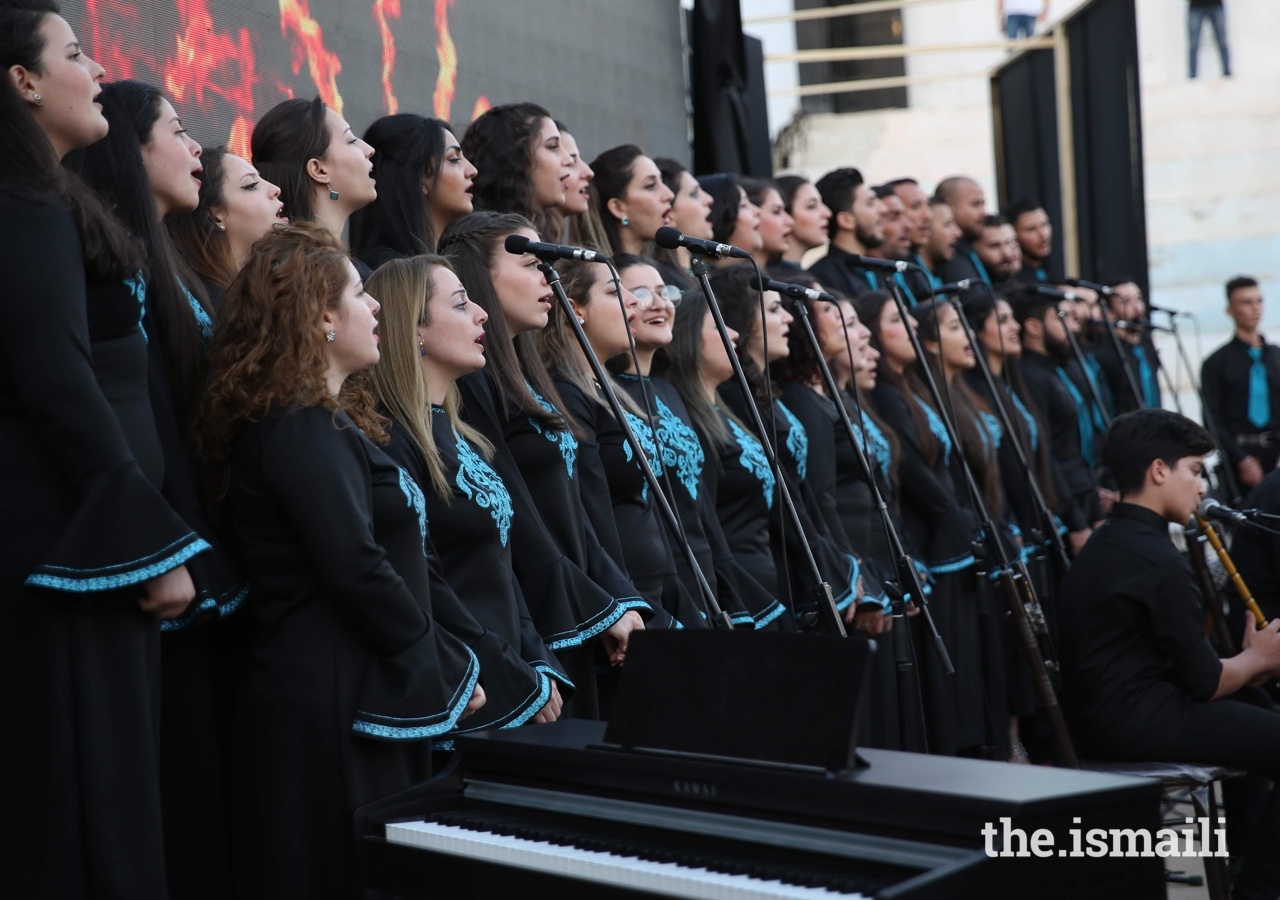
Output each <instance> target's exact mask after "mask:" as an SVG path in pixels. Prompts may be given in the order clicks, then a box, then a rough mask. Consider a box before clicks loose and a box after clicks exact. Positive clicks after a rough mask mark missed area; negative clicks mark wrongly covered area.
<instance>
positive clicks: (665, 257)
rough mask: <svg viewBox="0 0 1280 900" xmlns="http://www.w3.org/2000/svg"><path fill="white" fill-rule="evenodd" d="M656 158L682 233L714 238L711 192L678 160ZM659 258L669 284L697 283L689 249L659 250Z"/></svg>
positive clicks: (674, 220)
mask: <svg viewBox="0 0 1280 900" xmlns="http://www.w3.org/2000/svg"><path fill="white" fill-rule="evenodd" d="M654 162H655V163H657V164H658V171H660V172H661V173H662V183H663V184H665V185H666V186H667V188H668V189H669V190H670V191H671V195H672V199H671V224H672V225H673V226H675V229H676V230H677V231H679V232H680V233H681V234H687V235H689V236H690V237H696V238H702V240H704V241H709V240H711V238H712V229H711V206H712V199H711V195H710V194H708V193H707V192H706V191H704V190H703V189H702V185H700V184H698V179H696V178H694V177H693V173H691V172H690V171H689V170H688V169H686V168H685V167H684V166H683V165H681V164H680V163H679V162H677V161H676V160H674V159H670V158H667V157H662V158H660V159H655V160H654ZM656 259H657V260H658V263H659V271H660V272H662V275H663V277H664V278H665V279H666V280H667V283H668V284H671V285H674V286H676V287H678V288H680V289H681V290H687V289H688V288H691V287H693V286H694V279H693V276H692V274H691V273H690V272H689V265H690V257H689V251H688V250H686V249H684V248H683V247H677V248H676V249H675V250H666V249H663V250H659V251H658V253H657V255H656Z"/></svg>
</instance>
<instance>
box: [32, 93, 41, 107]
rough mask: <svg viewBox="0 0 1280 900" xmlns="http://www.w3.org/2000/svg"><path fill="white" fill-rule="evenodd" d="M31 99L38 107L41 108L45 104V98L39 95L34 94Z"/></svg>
mask: <svg viewBox="0 0 1280 900" xmlns="http://www.w3.org/2000/svg"><path fill="white" fill-rule="evenodd" d="M31 99H32V100H33V101H34V102H35V104H36V106H40V105H41V104H42V103H44V98H43V97H41V96H40V95H39V94H32V95H31Z"/></svg>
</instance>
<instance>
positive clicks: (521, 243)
mask: <svg viewBox="0 0 1280 900" xmlns="http://www.w3.org/2000/svg"><path fill="white" fill-rule="evenodd" d="M529 243H530V242H529V239H528V238H527V237H525V236H524V235H523V234H509V235H507V242H506V245H505V246H506V248H507V252H508V253H516V254H520V253H528V252H529Z"/></svg>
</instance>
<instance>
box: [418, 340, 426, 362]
mask: <svg viewBox="0 0 1280 900" xmlns="http://www.w3.org/2000/svg"><path fill="white" fill-rule="evenodd" d="M418 355H419V356H421V357H424V358H425V357H426V355H427V345H426V344H424V343H422V341H418Z"/></svg>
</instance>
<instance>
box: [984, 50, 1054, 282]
mask: <svg viewBox="0 0 1280 900" xmlns="http://www.w3.org/2000/svg"><path fill="white" fill-rule="evenodd" d="M1054 85H1055V78H1054V69H1053V51H1052V50H1031V51H1028V52H1026V53H1023V54H1022V55H1021V56H1020V57H1018V58H1017V59H1015V60H1014V61H1012V62H1011V63H1009V64H1008V65H1006V66H1005V67H1004V68H1002V69H1001V70H1000V71H999V72H997V73H996V74H995V76H994V77H993V79H992V90H993V94H994V100H995V114H996V120H995V121H996V178H997V181H998V186H999V190H1000V199H1001V201H1002V202H1003V203H1004V204H1005V205H1006V206H1008V205H1009V204H1010V203H1013V202H1015V201H1017V200H1021V199H1024V198H1029V199H1035V200H1039V201H1040V204H1041V205H1042V206H1043V207H1044V210H1045V212H1047V213H1048V214H1049V221H1051V222H1052V223H1053V226H1054V227H1053V253H1052V256H1051V257H1050V259H1049V274H1050V276H1052V277H1053V278H1055V279H1060V278H1062V277H1063V273H1062V271H1061V270H1062V254H1063V249H1062V248H1063V240H1062V227H1061V224H1062V179H1061V174H1060V173H1061V169H1060V167H1059V160H1058V101H1057V97H1056V95H1055V94H1054Z"/></svg>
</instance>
